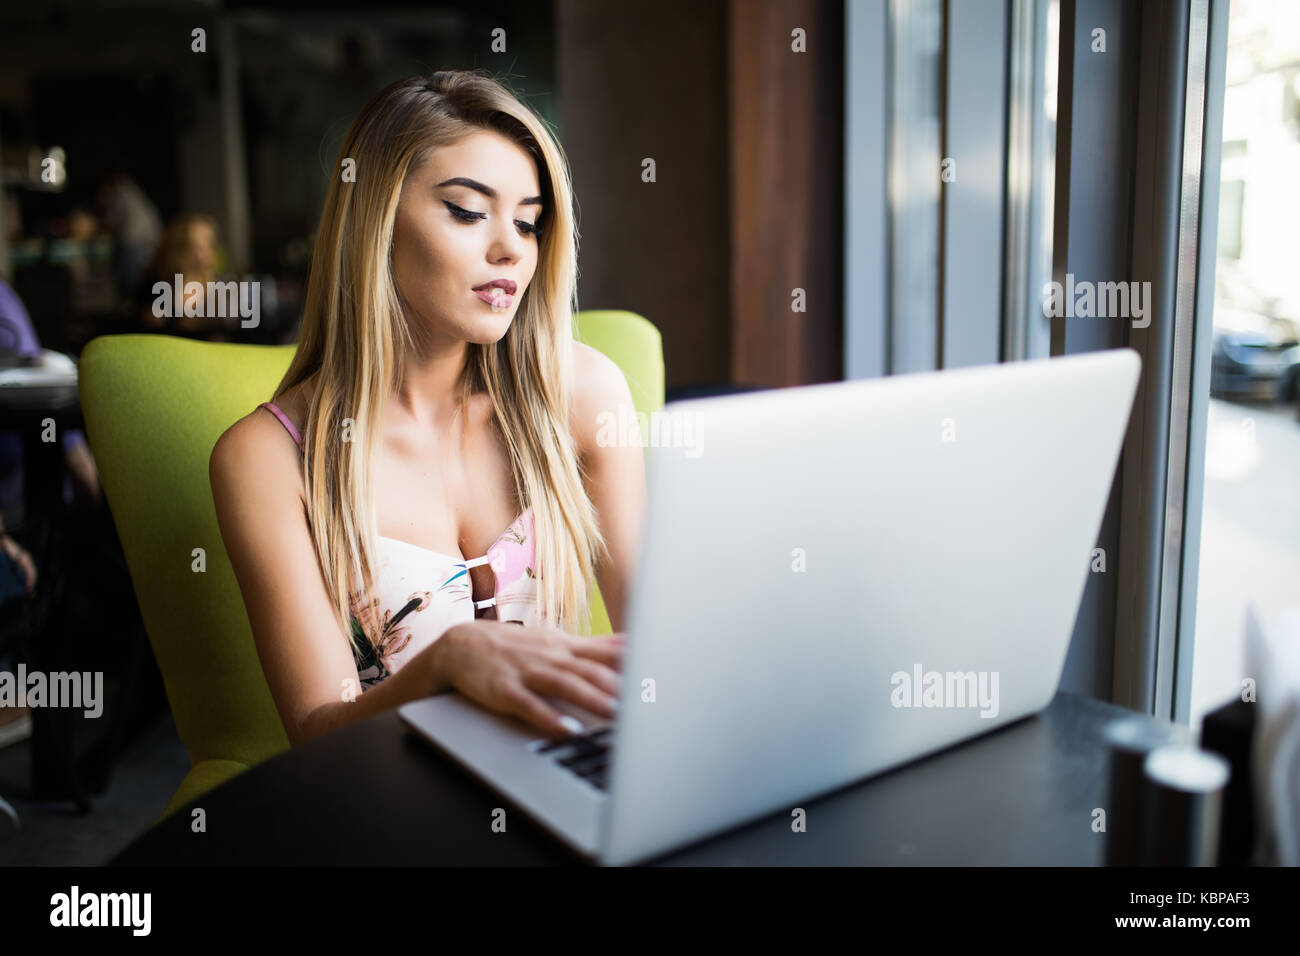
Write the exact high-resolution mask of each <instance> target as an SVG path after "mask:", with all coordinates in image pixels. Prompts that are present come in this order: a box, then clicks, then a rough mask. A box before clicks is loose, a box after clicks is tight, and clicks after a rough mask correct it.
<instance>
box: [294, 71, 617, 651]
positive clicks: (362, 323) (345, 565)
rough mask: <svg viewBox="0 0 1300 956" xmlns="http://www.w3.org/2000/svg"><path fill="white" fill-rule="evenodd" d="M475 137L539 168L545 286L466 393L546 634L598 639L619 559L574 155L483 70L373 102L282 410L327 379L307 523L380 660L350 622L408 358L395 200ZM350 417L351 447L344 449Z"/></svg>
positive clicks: (337, 594)
mask: <svg viewBox="0 0 1300 956" xmlns="http://www.w3.org/2000/svg"><path fill="white" fill-rule="evenodd" d="M479 130H491V131H495V132H498V133H501V134H503V135H504V136H506V137H507V138H508V139H510V140H511V141H513V142H515V143H517V144H518V145H519V146H521V147H522V148H523V149H525V150H526V151H527V152H528V153H529V154H530V155H532V156H533V158H534V159H535V160H536V162H537V166H538V173H539V179H540V181H541V189H542V198H543V201H544V203H545V205H544V207H543V211H542V216H543V217H544V218H545V220H546V222H544V223H543V225H544V226H545V228H543V229H542V232H541V236H540V237H539V239H538V243H539V245H538V259H537V269H536V272H535V273H534V276H533V279H532V282H531V283H530V284H529V286H528V288H527V289H526V290H525V292H524V295H523V297H522V299H521V300H520V302H519V307H518V311H517V313H516V315H515V318H514V320H513V321H512V322H511V324H510V327H509V329H508V330H507V332H506V334H505V335H504V336H503V337H502V338H501V339H500V340H499V341H497V342H493V343H491V344H487V345H482V344H477V343H472V342H471V343H469V345H468V354H467V360H466V363H465V367H464V370H463V372H462V374H461V377H460V380H459V382H458V383H457V393H458V395H457V398H458V402H459V405H460V409H461V413H462V419H463V416H464V412H465V408H466V403H467V402H468V400H469V397H470V395H471V394H473V393H477V392H483V391H486V393H487V395H488V396H489V398H490V399H491V402H492V409H493V415H492V422H493V425H494V427H496V428H497V429H498V430H499V431H500V433H501V435H502V437H503V438H504V441H505V444H506V447H507V448H508V450H509V454H510V465H511V472H512V474H513V478H514V485H515V493H516V495H517V496H518V498H519V499H520V502H521V503H522V504H523V507H524V508H528V507H531V508H532V512H533V530H534V538H535V541H534V544H535V546H536V552H535V564H534V569H535V571H536V572H537V575H538V577H539V579H540V580H539V582H538V614H539V617H540V618H541V620H542V621H543V622H544V623H545V624H548V625H550V626H553V627H560V628H563V629H564V630H567V631H570V632H572V633H579V632H580V631H582V630H585V629H586V628H587V627H588V626H589V622H590V607H589V601H590V586H589V582H590V581H591V580H592V579H593V577H594V573H595V567H596V565H597V564H598V563H599V561H600V560H602V559H603V558H604V557H606V556H607V555H608V551H607V549H606V544H605V540H604V538H603V536H602V535H601V533H600V530H599V527H598V524H597V519H596V513H595V509H594V507H593V506H592V503H591V501H590V499H589V498H588V496H587V493H586V490H585V488H584V486H583V483H582V474H581V469H580V465H579V462H578V458H577V452H576V448H575V445H574V441H573V437H572V435H571V433H570V430H569V407H570V396H571V391H572V377H573V371H572V368H571V365H572V362H571V357H572V342H573V321H574V313H575V311H576V308H577V292H576V290H577V227H576V224H575V221H574V217H573V198H572V187H571V185H570V180H569V171H568V166H567V163H566V160H565V157H564V154H563V153H562V151H561V150H560V147H559V145H558V144H557V143H556V142H555V140H554V139H553V138H552V136H551V134H550V132H549V130H548V129H547V127H546V125H545V124H544V122H543V121H542V120H541V119H540V118H538V117H537V116H536V115H535V114H534V113H533V112H532V111H531V110H529V109H528V108H527V107H525V106H524V105H523V104H522V103H521V102H520V101H519V100H518V99H517V98H516V97H515V96H514V95H513V94H512V93H511V92H509V91H508V90H507V89H506V88H505V87H503V86H502V85H501V84H500V83H499V82H497V81H496V80H495V79H492V78H491V77H489V76H488V75H486V74H485V73H484V72H483V71H479V70H475V71H449V70H444V71H438V72H436V73H434V74H432V75H431V76H429V77H421V76H415V77H410V78H408V79H405V80H400V81H398V82H396V83H393V84H392V85H390V86H388V87H387V88H385V89H384V90H383V91H381V92H380V93H379V94H378V95H376V96H375V97H374V98H373V99H372V100H371V101H370V102H369V103H367V104H366V106H365V107H364V108H363V109H362V110H361V112H360V113H359V114H358V116H357V118H356V119H355V120H354V121H353V123H352V126H351V127H350V128H349V130H348V132H347V135H346V136H345V137H344V141H343V145H342V148H341V149H340V152H339V157H338V161H337V162H336V163H335V165H334V170H335V174H334V175H333V176H332V177H331V180H330V186H329V191H328V193H327V195H326V197H325V207H324V210H323V212H322V214H321V220H320V228H319V231H318V233H317V236H316V242H315V250H314V253H313V257H312V264H311V274H310V278H309V280H308V285H307V294H306V300H305V302H304V306H303V324H302V331H301V335H300V339H299V345H298V350H297V352H296V353H295V355H294V358H293V362H292V363H291V364H290V366H289V370H288V372H287V373H285V376H284V379H283V380H282V381H281V382H280V385H279V387H278V388H277V389H276V391H275V394H274V396H272V399H273V400H274V399H276V398H279V397H280V396H281V395H282V394H283V393H284V392H286V391H287V390H288V389H290V388H292V387H294V386H295V385H297V384H299V383H300V382H302V381H303V380H304V379H306V378H308V377H309V376H310V375H312V374H313V373H317V372H318V373H319V375H318V381H319V384H318V387H317V388H316V389H315V393H314V395H312V396H310V397H309V401H308V407H307V413H306V416H305V423H304V427H303V439H304V442H305V449H304V469H305V472H304V473H305V480H306V493H307V510H308V520H309V523H310V525H311V531H312V538H313V542H314V544H315V548H316V554H317V558H318V559H319V561H320V565H321V572H322V574H323V577H324V580H325V583H326V586H327V588H328V590H329V593H330V596H331V598H332V601H333V607H334V612H335V614H336V616H337V618H338V621H339V624H340V626H341V627H342V628H343V630H344V632H345V633H347V634H349V635H351V636H352V638H353V643H354V654H355V655H356V656H357V657H358V658H359V659H360V658H362V657H364V656H367V652H368V650H369V649H367V648H365V647H364V645H363V644H362V643H361V641H362V640H368V641H369V643H370V644H371V646H372V647H374V646H376V645H377V643H378V641H379V639H380V635H379V634H369V633H365V632H364V630H363V629H362V625H360V623H359V622H358V623H357V625H355V626H354V624H353V620H352V619H353V615H354V613H355V609H356V605H355V604H353V601H354V599H355V598H358V597H360V596H362V595H368V594H370V593H371V588H372V586H373V582H374V579H375V575H376V559H375V558H376V555H377V553H378V551H377V546H376V541H377V528H376V519H375V507H374V483H373V478H374V455H375V450H376V448H377V447H378V444H379V437H380V436H379V434H378V432H379V428H378V425H379V422H380V417H381V412H382V410H383V407H384V404H385V402H386V401H387V398H388V396H389V395H391V394H392V393H393V390H394V389H395V388H397V387H399V386H400V384H401V376H402V368H403V362H402V359H403V356H404V355H405V354H407V350H408V349H410V348H412V341H411V336H410V334H409V329H408V328H407V325H406V323H405V321H404V319H403V313H402V309H401V307H400V304H399V300H398V295H397V289H396V285H395V283H394V280H393V273H392V265H391V261H390V259H389V250H390V248H391V244H392V240H393V222H394V219H395V217H396V213H397V205H398V199H399V197H400V195H401V192H402V184H403V182H404V181H405V179H406V176H407V174H408V173H409V172H410V171H412V170H414V169H415V168H417V167H418V166H419V164H420V163H421V162H423V161H424V160H425V159H426V158H427V157H428V156H429V154H430V152H431V151H432V150H435V149H437V148H439V147H440V146H445V145H449V144H451V143H455V142H457V141H459V140H461V139H462V138H464V137H465V136H467V135H469V134H471V133H474V132H477V131H479ZM345 158H350V159H352V160H354V161H355V169H356V170H357V175H356V177H355V182H346V181H344V179H343V178H342V177H341V176H340V175H338V171H339V170H340V169H342V164H343V160H344V159H345ZM348 419H350V420H351V422H352V424H351V434H352V440H350V441H347V440H341V439H342V437H343V435H344V427H345V422H346V420H348ZM521 510H523V509H522V508H521ZM358 584H359V588H357V589H355V590H354V585H358ZM355 616H356V617H357V618H360V619H362V620H364V619H365V618H367V617H369V615H361V614H356V615H355Z"/></svg>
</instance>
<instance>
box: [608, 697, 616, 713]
mask: <svg viewBox="0 0 1300 956" xmlns="http://www.w3.org/2000/svg"><path fill="white" fill-rule="evenodd" d="M609 709H610V710H612V711H615V712H617V711H618V698H617V697H611V698H610V699H609Z"/></svg>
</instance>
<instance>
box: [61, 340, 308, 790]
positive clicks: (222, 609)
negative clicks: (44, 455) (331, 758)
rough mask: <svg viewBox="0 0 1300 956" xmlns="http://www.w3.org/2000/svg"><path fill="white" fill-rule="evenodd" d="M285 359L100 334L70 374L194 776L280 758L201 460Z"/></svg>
mask: <svg viewBox="0 0 1300 956" xmlns="http://www.w3.org/2000/svg"><path fill="white" fill-rule="evenodd" d="M293 353H294V346H291V345H285V346H259V345H234V344H227V343H214V342H198V341H194V340H192V339H185V338H178V337H173V336H167V335H135V334H133V335H108V336H101V337H99V338H96V339H94V340H92V341H91V342H90V343H89V344H88V345H87V346H86V348H85V349H84V351H83V352H82V355H81V361H80V363H79V368H78V380H79V381H78V384H79V391H80V393H81V404H82V411H83V413H84V415H85V420H86V434H87V438H88V439H89V442H90V446H91V449H92V451H93V452H94V455H95V463H96V465H97V467H98V468H99V472H100V480H101V483H102V485H103V488H104V495H105V497H106V498H107V499H108V503H109V506H110V508H111V510H112V513H113V520H114V523H115V524H116V526H117V532H118V537H119V538H120V539H121V542H122V550H123V551H124V552H125V554H126V560H127V565H128V566H129V568H130V570H131V582H132V585H133V586H134V587H135V594H136V600H137V601H138V603H139V605H140V613H141V615H142V616H143V618H144V624H145V630H146V631H147V632H148V634H149V642H150V644H152V646H153V651H154V655H155V657H156V658H157V661H158V669H159V671H161V673H162V676H163V682H164V684H165V686H166V688H167V699H168V700H169V701H170V703H171V707H172V714H173V717H174V718H175V721H176V729H177V732H178V733H179V734H180V738H181V740H182V741H183V742H184V744H185V747H186V750H188V751H189V755H190V761H191V763H193V764H197V763H199V762H200V761H202V760H209V759H225V760H235V761H239V762H240V763H245V764H249V765H252V764H255V763H260V762H261V761H262V760H265V759H267V758H268V757H271V756H273V755H274V754H276V753H278V752H280V751H281V750H284V749H287V748H288V746H289V739H288V736H287V735H286V734H285V731H284V725H283V723H282V722H281V721H280V715H279V713H278V712H277V711H276V708H275V701H274V700H273V699H272V697H271V692H270V689H269V688H268V687H267V684H266V678H265V676H264V675H263V673H262V666H261V662H260V661H259V659H258V657H257V649H256V647H255V646H254V644H253V637H252V631H251V629H250V628H249V624H248V615H247V613H246V612H245V610H244V601H243V596H242V595H241V594H240V591H239V584H238V582H237V581H236V580H235V574H234V570H233V569H232V568H231V566H230V560H229V558H227V556H226V549H225V547H224V546H223V545H222V543H221V532H220V529H219V528H218V527H217V516H216V510H215V509H214V507H213V504H212V489H211V486H210V485H209V482H208V459H209V457H210V456H211V454H212V447H213V445H215V444H216V442H217V439H218V438H220V437H221V434H222V432H224V431H225V430H226V429H227V428H229V427H230V426H231V425H232V424H233V423H234V422H235V421H237V420H238V419H240V418H243V417H244V416H245V415H247V414H248V413H249V412H251V411H252V410H253V409H254V408H255V407H256V406H257V404H258V403H259V402H262V401H266V400H267V399H269V398H270V397H271V394H272V393H273V392H274V391H275V387H276V386H277V385H278V384H279V382H280V379H281V378H282V377H283V376H284V373H285V371H286V370H287V369H288V367H289V361H290V359H292V357H293ZM198 549H202V554H201V555H200V554H199V553H198ZM200 562H202V563H200Z"/></svg>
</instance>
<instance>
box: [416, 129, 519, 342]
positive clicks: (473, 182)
mask: <svg viewBox="0 0 1300 956" xmlns="http://www.w3.org/2000/svg"><path fill="white" fill-rule="evenodd" d="M453 180H454V181H453ZM541 213H542V206H541V189H540V188H539V186H538V178H537V166H536V164H535V163H534V162H533V159H532V157H531V156H530V155H529V154H528V153H527V152H525V151H524V150H523V149H522V148H520V147H519V146H517V145H515V144H514V143H512V142H511V141H510V140H508V139H506V138H505V137H504V136H501V135H500V134H498V133H494V132H487V131H480V132H476V133H473V134H471V135H470V136H467V137H466V138H465V139H463V140H461V141H460V142H458V143H456V144H454V145H452V146H444V147H442V148H440V149H436V150H434V151H433V152H432V153H431V154H430V155H429V157H428V158H427V159H426V161H425V163H424V164H423V166H421V167H420V168H418V169H415V170H413V171H411V172H410V173H408V174H407V177H406V182H405V183H403V185H402V194H401V198H400V199H399V200H398V205H397V219H396V221H395V223H394V225H393V277H394V280H395V281H396V283H397V291H398V294H399V295H400V297H401V301H402V305H403V307H404V309H405V312H406V318H407V321H408V322H410V323H411V324H412V326H413V328H412V332H413V333H414V334H415V336H416V338H417V341H419V339H420V338H422V337H427V336H428V335H429V334H430V333H433V335H434V337H435V338H436V337H438V336H439V335H441V336H449V337H453V338H456V339H460V340H464V341H467V342H473V343H478V344H487V343H491V342H495V341H497V340H499V339H500V338H501V337H502V336H503V335H505V333H506V330H507V329H508V328H509V327H510V322H511V321H512V320H513V318H514V316H515V310H516V309H517V308H518V307H519V301H520V299H522V298H523V294H524V290H525V289H527V288H528V284H529V282H531V281H532V278H533V273H534V271H535V270H536V268H537V248H538V245H537V243H538V239H537V236H535V235H534V234H533V233H532V232H531V229H532V227H534V226H535V225H536V224H537V222H538V220H539V218H540V215H541ZM497 279H504V280H508V282H510V283H513V284H514V294H513V295H506V294H505V293H502V292H500V291H499V290H498V291H496V292H495V293H494V292H493V291H492V290H491V289H487V290H485V291H484V293H483V295H479V294H478V293H477V292H475V291H474V290H475V288H476V287H482V286H484V285H485V284H487V283H491V282H493V281H495V280H497Z"/></svg>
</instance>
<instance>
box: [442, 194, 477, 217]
mask: <svg viewBox="0 0 1300 956" xmlns="http://www.w3.org/2000/svg"><path fill="white" fill-rule="evenodd" d="M443 204H444V205H445V206H446V207H447V208H448V209H449V210H450V211H451V214H452V215H453V216H455V217H456V218H457V219H460V220H462V221H464V222H477V221H478V220H480V219H482V218H483V217H484V216H486V215H487V213H483V212H471V211H470V210H468V209H461V208H460V207H459V206H457V205H456V204H455V203H450V202H447V200H445V199H444V200H443Z"/></svg>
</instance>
